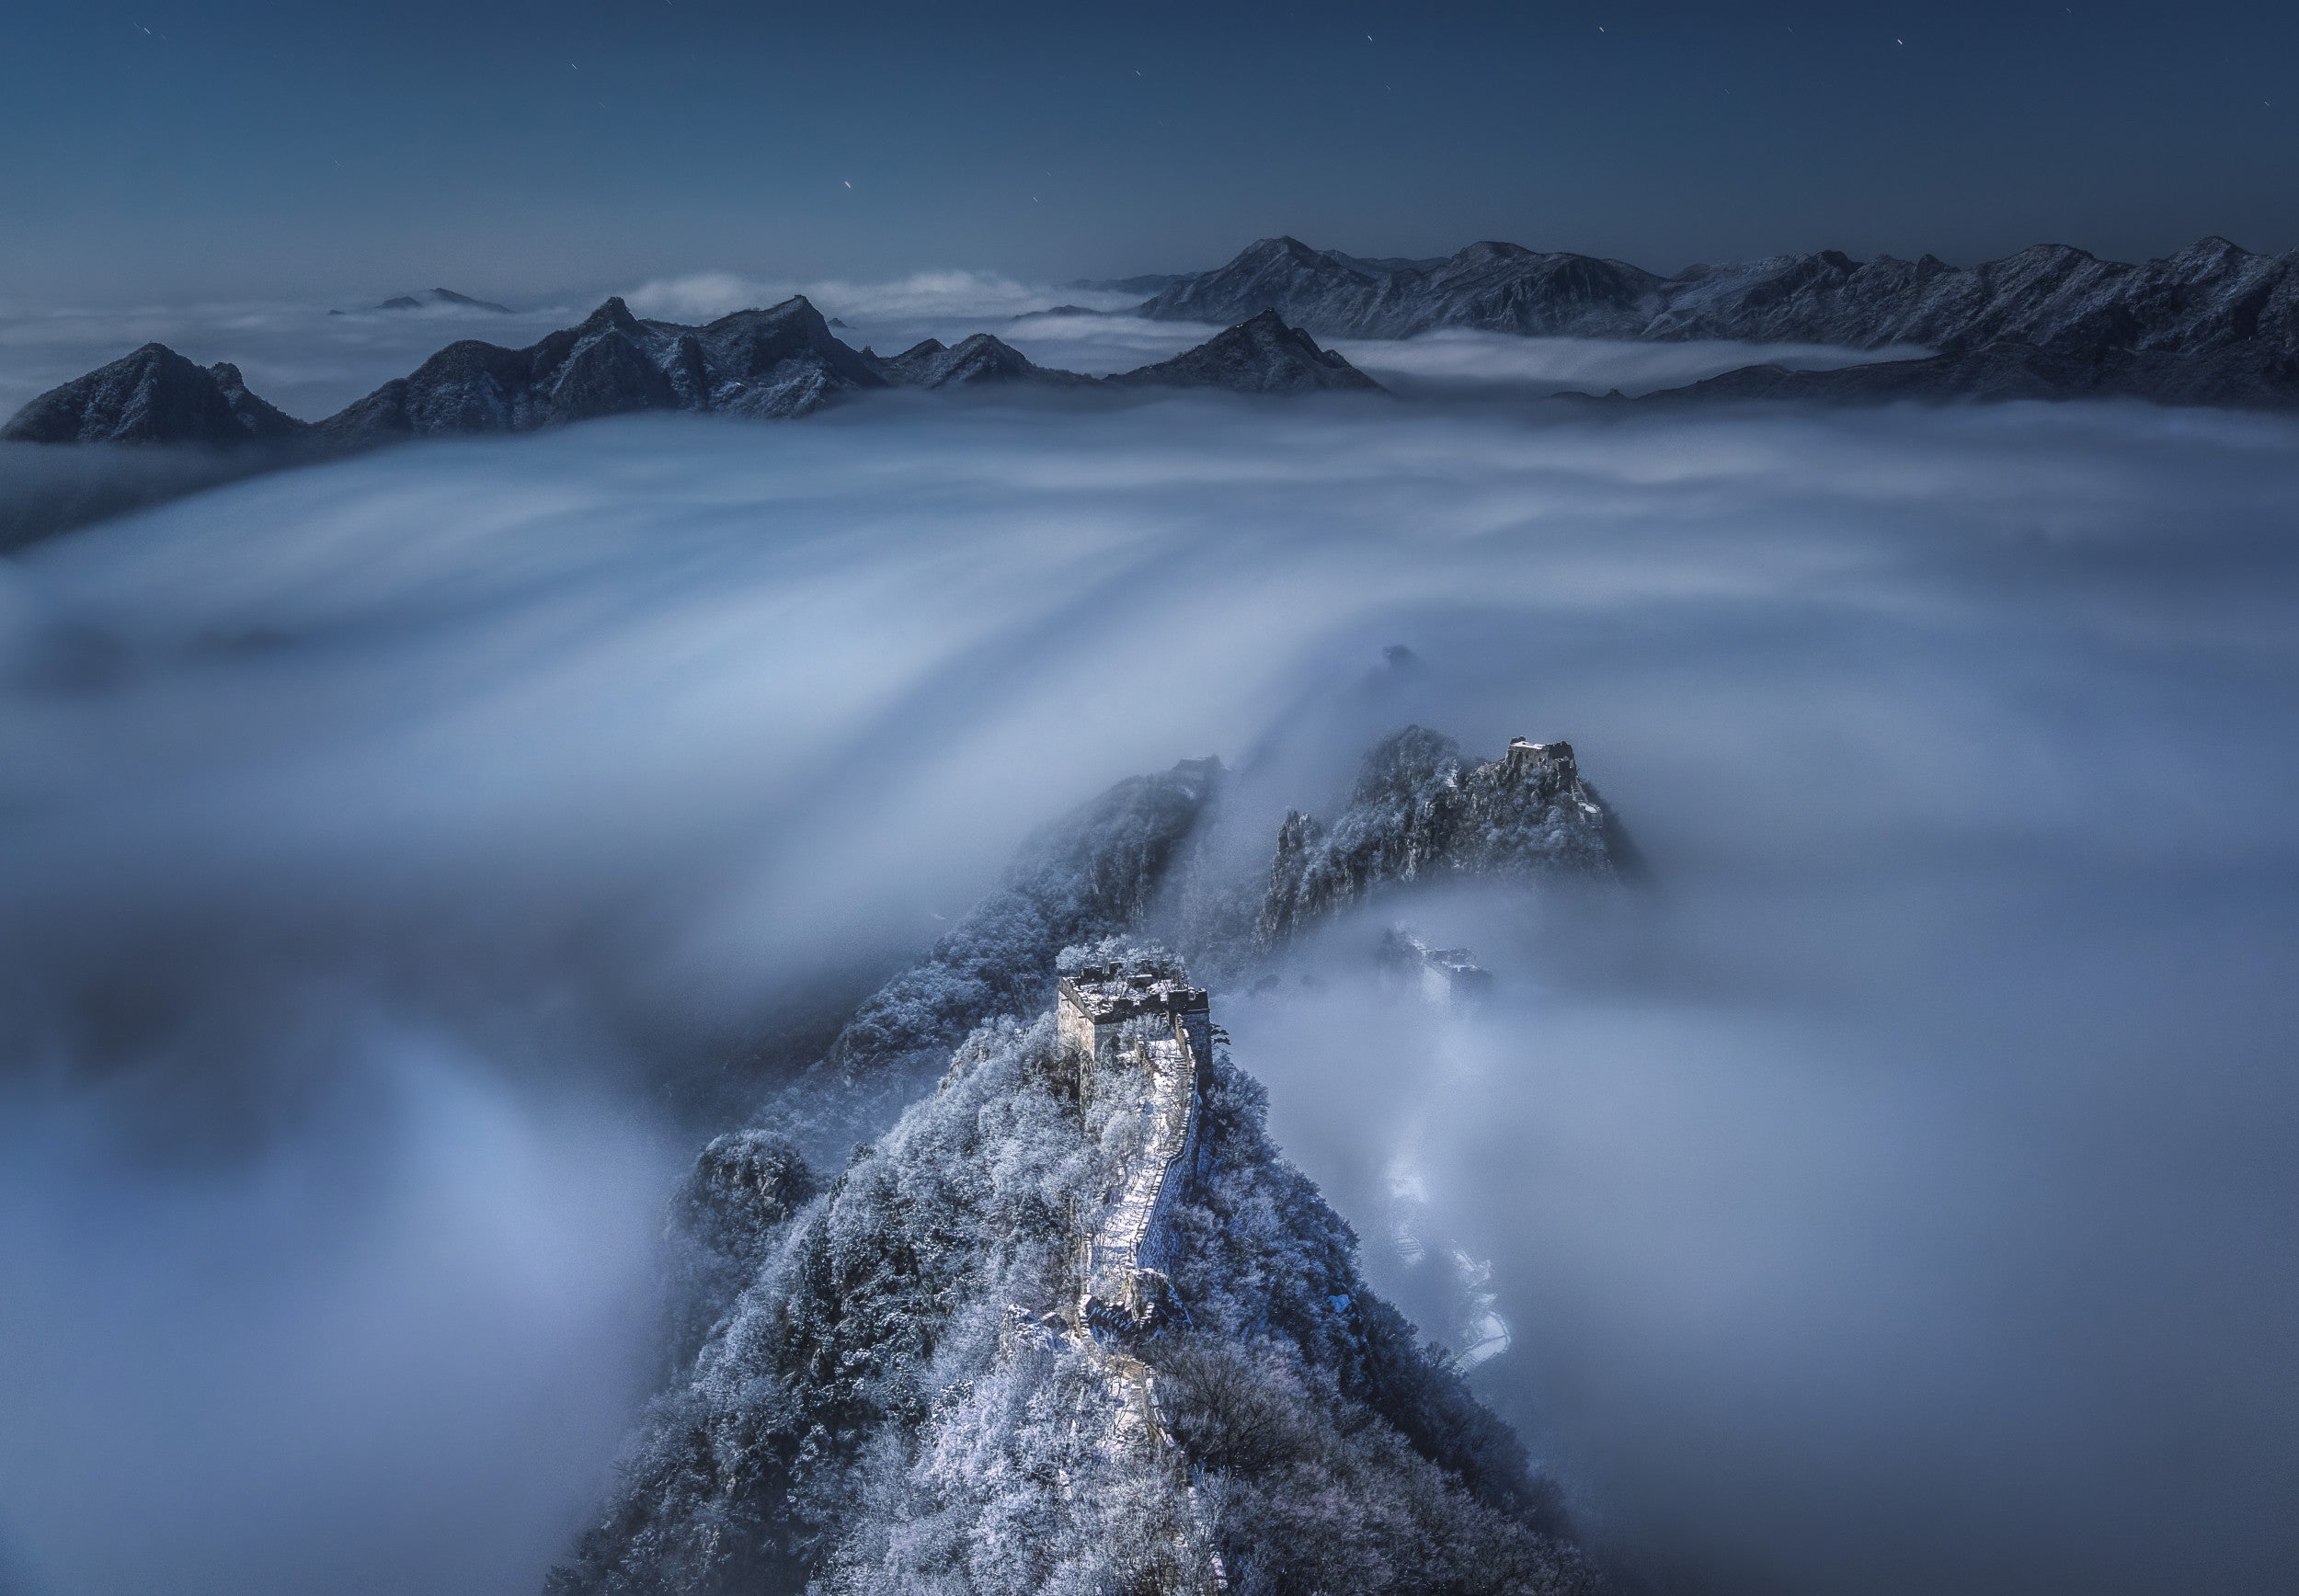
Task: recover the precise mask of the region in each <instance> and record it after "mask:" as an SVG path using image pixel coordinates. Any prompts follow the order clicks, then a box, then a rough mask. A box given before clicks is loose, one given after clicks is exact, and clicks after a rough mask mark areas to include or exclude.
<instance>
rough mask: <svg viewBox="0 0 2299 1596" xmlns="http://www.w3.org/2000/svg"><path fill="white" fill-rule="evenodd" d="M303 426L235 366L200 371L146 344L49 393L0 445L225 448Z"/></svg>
mask: <svg viewBox="0 0 2299 1596" xmlns="http://www.w3.org/2000/svg"><path fill="white" fill-rule="evenodd" d="M303 429H304V428H303V423H302V422H300V421H297V420H295V419H294V418H293V417H292V416H286V415H283V414H281V413H280V411H278V410H276V409H274V408H273V407H272V406H270V405H267V404H265V403H264V402H263V401H262V400H261V399H258V398H257V397H256V396H255V395H254V394H253V393H249V392H248V391H247V384H246V382H242V381H241V380H240V374H239V368H238V367H236V366H232V365H215V366H210V367H206V368H201V367H200V366H196V365H194V364H192V362H191V361H189V360H187V359H184V357H183V356H181V355H179V354H177V352H176V351H175V350H173V349H171V348H168V347H167V346H166V345H165V344H146V345H144V346H143V348H140V349H138V350H136V351H135V352H134V353H132V354H129V355H123V356H121V357H120V359H117V360H114V361H113V362H111V364H109V365H108V366H99V367H97V369H96V370H95V371H90V372H88V373H87V374H86V376H84V377H75V378H74V379H73V380H72V381H71V382H66V383H64V384H63V386H61V387H57V388H51V389H50V390H49V391H48V392H47V393H42V394H41V395H40V397H38V398H37V399H34V400H33V401H32V402H31V403H30V404H29V405H25V406H24V408H23V409H21V410H19V411H17V413H16V416H14V418H13V419H11V420H10V421H9V422H8V424H7V426H6V428H0V441H6V442H11V443H203V444H210V445H215V446H229V445H234V444H242V443H261V442H276V441H283V440H285V439H291V438H293V437H295V436H297V435H298V434H299V433H301V432H302V431H303Z"/></svg>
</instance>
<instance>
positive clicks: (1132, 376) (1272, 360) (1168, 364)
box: [1108, 311, 1387, 393]
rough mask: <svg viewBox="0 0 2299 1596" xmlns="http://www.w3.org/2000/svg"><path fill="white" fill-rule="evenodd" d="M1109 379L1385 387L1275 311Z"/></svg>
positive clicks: (1288, 387)
mask: <svg viewBox="0 0 2299 1596" xmlns="http://www.w3.org/2000/svg"><path fill="white" fill-rule="evenodd" d="M1108 381H1109V382H1114V383H1119V384H1125V385H1130V386H1138V387H1160V388H1226V389H1228V390H1230V392H1231V393H1352V392H1354V393H1386V392H1387V390H1386V389H1384V388H1382V386H1381V385H1380V384H1379V383H1378V382H1375V381H1374V380H1373V379H1372V378H1370V377H1368V376H1367V375H1366V374H1365V373H1364V372H1363V371H1358V370H1357V369H1356V368H1355V366H1353V365H1351V364H1350V363H1349V362H1348V360H1347V359H1344V358H1343V357H1342V356H1341V355H1339V354H1336V353H1335V352H1333V350H1331V349H1324V348H1319V347H1318V344H1317V340H1316V339H1314V338H1312V337H1310V336H1309V334H1307V333H1305V332H1303V331H1301V329H1300V328H1298V327H1294V326H1288V325H1287V324H1286V322H1285V319H1284V318H1283V317H1282V316H1280V315H1278V314H1277V313H1276V312H1275V311H1264V312H1263V313H1262V314H1259V315H1257V316H1253V317H1252V318H1250V319H1249V320H1246V321H1243V322H1241V323H1239V324H1238V325H1236V326H1233V327H1230V329H1228V330H1227V331H1226V332H1222V333H1220V334H1218V335H1216V336H1213V337H1211V338H1208V339H1207V340H1206V341H1205V342H1204V343H1202V344H1200V345H1198V346H1197V347H1196V348H1194V349H1189V350H1185V351H1184V352H1183V353H1182V354H1179V355H1176V356H1174V357H1173V358H1172V359H1170V360H1161V361H1159V362H1158V363H1157V364H1155V365H1152V366H1143V367H1141V368H1139V369H1138V370H1137V371H1126V372H1122V373H1120V374H1119V375H1117V376H1115V377H1112V378H1110V379H1108Z"/></svg>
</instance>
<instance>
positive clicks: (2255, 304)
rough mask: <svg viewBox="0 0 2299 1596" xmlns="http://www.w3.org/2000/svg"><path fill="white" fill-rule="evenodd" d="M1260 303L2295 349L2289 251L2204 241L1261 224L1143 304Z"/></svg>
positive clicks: (1540, 323) (2065, 342)
mask: <svg viewBox="0 0 2299 1596" xmlns="http://www.w3.org/2000/svg"><path fill="white" fill-rule="evenodd" d="M1264 311H1275V312H1276V313H1277V314H1279V315H1281V316H1283V317H1284V318H1285V319H1286V321H1287V322H1288V323H1290V324H1292V325H1295V326H1297V327H1299V328H1301V329H1302V330H1303V331H1305V332H1308V333H1310V334H1312V335H1313V336H1318V337H1321V338H1401V337H1411V336H1414V335H1415V334H1418V333H1425V332H1431V331H1435V330H1437V329H1439V328H1447V327H1459V328H1468V329H1472V330H1478V331H1485V332H1504V333H1516V334H1520V335H1527V336H1579V337H1602V338H1630V339H1639V340H1646V339H1650V340H1672V341H1675V340H1686V339H1693V338H1722V339H1734V340H1742V341H1746V342H1754V343H1817V344H1834V345H1839V346H1843V347H1846V348H1860V349H1874V348H1884V347H1886V346H1888V345H1894V344H1920V345H1927V346H1929V347H1930V348H1935V349H1942V350H1946V349H1954V348H1966V347H1969V346H1972V345H1975V344H1982V343H1995V342H2019V343H2025V344H2030V345H2033V346H2035V347H2037V348H2043V349H2051V350H2055V351H2060V352H2064V353H2098V352H2103V351H2107V350H2112V349H2128V350H2132V351H2134V352H2139V353H2174V354H2202V353H2210V352H2213V351H2217V350H2221V349H2225V348H2236V347H2244V346H2258V345H2265V346H2267V347H2270V348H2277V349H2282V350H2286V351H2299V251H2293V252H2292V253H2289V254H2284V255H2272V256H2270V255H2256V254H2253V253H2252V252H2250V251H2248V250H2246V249H2243V248H2241V247H2240V246H2239V245H2235V244H2232V243H2230V242H2228V241H2227V240H2226V239H2225V238H2217V237H2213V238H2206V239H2203V240H2202V241H2201V242H2199V243H2197V244H2194V245H2190V246H2189V247H2188V248H2186V249H2183V250H2181V251H2179V253H2178V254H2177V255H2172V256H2168V257H2164V258H2161V259H2157V260H2150V261H2146V262H2143V263H2140V264H2137V265H2132V264H2127V263H2124V262H2121V261H2110V260H2101V259H2099V257H2096V256H2093V255H2091V254H2089V253H2087V252H2086V251H2084V250H2080V249H2075V248H2071V247H2069V246H2067V245H2036V246H2035V247H2033V248H2031V249H2024V250H2021V251H2020V252H2019V254H2017V255H2012V256H2007V257H2004V258H2003V259H2001V260H1994V261H1986V262H1983V263H1982V264H1980V265H1978V266H1973V267H1953V266H1950V265H1949V264H1948V263H1947V262H1945V261H1943V260H1940V259H1939V258H1938V257H1934V256H1929V255H1927V256H1925V257H1922V258H1921V259H1917V260H1913V261H1909V260H1899V259H1895V258H1893V257H1891V256H1878V257H1875V258H1874V259H1871V260H1866V261H1857V260H1854V259H1852V258H1851V257H1849V256H1847V255H1843V254H1841V253H1838V252H1837V251H1835V250H1822V251H1820V252H1818V253H1816V254H1812V255H1800V256H1775V257H1769V258H1767V259H1763V260H1756V261H1750V262H1747V263H1744V264H1742V265H1737V266H1713V267H1711V266H1695V267H1689V268H1686V269H1685V270H1684V271H1681V272H1679V273H1677V274H1676V275H1675V276H1674V277H1662V276H1660V275H1658V274H1656V273H1653V272H1650V271H1646V270H1644V269H1643V268H1641V267H1636V266H1631V265H1630V264H1629V263H1628V262H1626V261H1619V260H1607V259H1601V258H1599V257H1594V256H1585V255H1573V254H1568V253H1562V252H1547V251H1540V250H1533V249H1527V248H1525V247H1524V246H1522V245H1515V244H1501V243H1493V242H1486V243H1480V244H1472V245H1470V246H1469V247H1468V248H1466V249H1463V250H1461V251H1459V252H1458V254H1455V255H1453V256H1450V257H1447V258H1445V259H1442V260H1434V261H1390V260H1368V259H1364V258H1361V257H1355V256H1349V255H1344V254H1342V253H1341V252H1340V251H1338V250H1320V249H1312V248H1311V247H1310V246H1309V245H1306V244H1303V243H1302V242H1301V241H1300V240H1298V239H1296V238H1283V237H1281V238H1264V239H1262V240H1260V241H1259V242H1257V243H1255V244H1252V245H1248V246H1247V247H1246V248H1245V249H1244V250H1242V251H1241V252H1240V253H1239V255H1238V256H1237V257H1236V258H1235V259H1233V260H1231V261H1230V262H1229V263H1228V264H1227V265H1225V266H1221V267H1218V268H1215V269H1214V270H1212V271H1207V272H1200V273H1197V274H1196V275H1195V276H1192V277H1185V278H1182V279H1178V280H1176V281H1174V282H1172V283H1171V284H1169V285H1167V286H1166V287H1165V288H1163V289H1161V290H1160V291H1158V292H1157V293H1156V294H1154V295H1152V296H1151V297H1150V299H1148V300H1146V301H1145V302H1143V303H1142V304H1141V306H1140V307H1139V312H1138V314H1141V315H1144V316H1147V317H1149V318H1150V319H1152V320H1161V321H1207V322H1217V323H1221V324H1225V325H1227V324H1233V323H1236V322H1241V321H1243V320H1245V319H1247V318H1248V317H1251V316H1253V315H1257V314H1261V313H1262V312H1264Z"/></svg>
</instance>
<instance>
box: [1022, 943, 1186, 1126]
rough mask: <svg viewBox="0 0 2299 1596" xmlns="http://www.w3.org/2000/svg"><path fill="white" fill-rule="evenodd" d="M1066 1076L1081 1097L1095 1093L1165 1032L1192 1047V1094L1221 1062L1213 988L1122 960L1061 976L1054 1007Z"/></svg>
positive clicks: (1067, 1083) (1086, 1098) (1072, 1090)
mask: <svg viewBox="0 0 2299 1596" xmlns="http://www.w3.org/2000/svg"><path fill="white" fill-rule="evenodd" d="M1054 1016H1055V1029H1056V1032H1057V1035H1058V1039H1059V1042H1060V1052H1061V1063H1060V1066H1059V1067H1060V1068H1061V1070H1062V1071H1063V1072H1064V1073H1063V1083H1064V1085H1065V1086H1067V1088H1068V1089H1069V1092H1070V1094H1071V1095H1072V1096H1073V1097H1075V1098H1076V1099H1077V1100H1079V1101H1080V1102H1081V1103H1090V1102H1092V1100H1093V1079H1094V1076H1095V1075H1096V1074H1097V1073H1098V1072H1101V1071H1105V1070H1109V1069H1113V1068H1119V1067H1125V1066H1126V1063H1127V1060H1126V1057H1125V1055H1128V1054H1131V1053H1132V1052H1134V1051H1135V1050H1134V1048H1133V1047H1131V1046H1129V1045H1128V1039H1132V1040H1134V1041H1138V1040H1141V1039H1144V1038H1146V1037H1148V1036H1150V1035H1155V1034H1157V1033H1159V1032H1162V1033H1163V1034H1164V1035H1165V1036H1167V1037H1170V1038H1171V1039H1172V1040H1173V1041H1176V1042H1179V1043H1184V1045H1185V1046H1186V1047H1187V1049H1188V1057H1189V1063H1190V1068H1191V1073H1192V1079H1191V1081H1190V1087H1191V1095H1192V1096H1196V1095H1198V1094H1201V1093H1202V1092H1203V1091H1204V1090H1205V1089H1206V1082H1207V1070H1209V1069H1210V1068H1211V1067H1212V1065H1213V1009H1212V1006H1211V1004H1210V1003H1209V1001H1208V1000H1207V997H1206V992H1205V989H1204V988H1203V987H1201V986H1191V985H1190V984H1189V981H1188V979H1187V977H1186V976H1184V975H1180V974H1178V973H1176V974H1172V975H1160V974H1155V973H1150V972H1144V973H1139V974H1128V973H1127V971H1126V969H1125V967H1124V966H1123V965H1119V964H1088V965H1086V966H1085V967H1084V968H1083V969H1081V970H1080V971H1078V972H1077V973H1076V974H1075V975H1064V976H1063V977H1062V978H1061V988H1060V994H1059V996H1058V998H1057V999H1056V1002H1055V1006H1054Z"/></svg>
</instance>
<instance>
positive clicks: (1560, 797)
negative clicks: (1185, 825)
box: [1257, 726, 1635, 945]
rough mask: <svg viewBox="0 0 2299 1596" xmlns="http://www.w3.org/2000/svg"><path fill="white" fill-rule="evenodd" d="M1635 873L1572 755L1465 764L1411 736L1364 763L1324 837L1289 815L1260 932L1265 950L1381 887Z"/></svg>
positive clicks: (1304, 819)
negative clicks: (1452, 880) (1453, 879)
mask: <svg viewBox="0 0 2299 1596" xmlns="http://www.w3.org/2000/svg"><path fill="white" fill-rule="evenodd" d="M1633 868H1635V856H1634V853H1633V850H1632V849H1630V844H1629V841H1628V838H1627V835H1626V833H1625V832H1624V831H1623V830H1622V828H1621V827H1620V824H1619V822H1618V819H1617V818H1616V817H1615V816H1614V815H1613V813H1612V811H1611V810H1610V809H1609V808H1608V807H1607V805H1606V804H1605V802H1604V800H1603V799H1601V798H1599V797H1598V796H1597V795H1596V790H1595V789H1594V788H1592V787H1590V786H1589V785H1588V784H1587V783H1586V782H1584V781H1582V780H1581V774H1580V767H1579V764H1578V762H1577V761H1576V760H1575V759H1574V758H1573V747H1572V745H1571V744H1569V743H1527V742H1524V741H1523V740H1521V739H1520V740H1519V741H1517V742H1516V743H1513V744H1511V745H1510V746H1509V749H1508V751H1507V752H1506V753H1505V754H1504V755H1503V756H1502V757H1501V758H1498V759H1494V760H1493V761H1491V762H1490V763H1486V764H1471V763H1470V761H1469V760H1468V759H1467V758H1464V757H1463V755H1462V753H1461V750H1460V746H1459V745H1458V743H1456V742H1454V741H1453V739H1452V738H1450V737H1447V736H1441V735H1438V734H1437V733H1435V732H1432V731H1429V730H1427V729H1426V728H1424V727H1421V726H1408V727H1407V728H1405V730H1403V731H1401V732H1399V733H1398V734H1397V735H1394V736H1392V737H1390V738H1388V739H1387V740H1385V741H1383V742H1382V743H1380V744H1379V745H1378V746H1377V747H1375V748H1374V749H1373V750H1372V752H1370V753H1369V754H1367V756H1366V758H1365V763H1364V766H1363V767H1362V769H1361V770H1360V771H1359V773H1358V777H1357V784H1356V788H1355V791H1354V792H1352V793H1351V794H1350V797H1349V804H1348V806H1347V807H1346V808H1345V809H1344V810H1343V811H1342V813H1341V814H1340V815H1338V816H1337V817H1336V818H1335V819H1334V820H1333V823H1332V824H1331V825H1324V824H1321V823H1320V822H1319V821H1317V820H1316V819H1314V818H1313V817H1311V816H1310V815H1305V814H1302V813H1300V812H1298V811H1296V812H1295V813H1293V814H1290V815H1287V816H1286V820H1285V824H1284V826H1283V827H1282V828H1281V829H1280V830H1279V832H1278V835H1277V854H1276V858H1275V861H1272V863H1271V865H1270V870H1269V890H1268V893H1267V895H1266V896H1265V897H1264V899H1263V903H1262V909H1261V918H1260V921H1259V925H1258V927H1257V930H1258V934H1259V937H1260V940H1261V941H1262V942H1263V943H1264V945H1270V944H1275V943H1277V942H1281V941H1285V940H1287V938H1290V937H1292V936H1294V935H1295V934H1297V933H1298V932H1299V931H1300V930H1302V929H1305V928H1307V927H1308V926H1309V925H1310V924H1311V923H1313V922H1314V921H1316V920H1317V919H1319V918H1322V917H1323V916H1326V915H1328V914H1331V913H1333V912H1334V911H1335V910H1337V909H1340V908H1344V907H1345V906H1348V905H1350V904H1353V903H1355V902H1357V901H1358V900H1359V899H1361V898H1363V897H1365V896H1366V895H1367V894H1369V893H1371V892H1373V891H1375V890H1376V889H1378V888H1379V887H1383V886H1388V885H1392V884H1403V883H1407V882H1425V881H1430V880H1433V879H1443V878H1445V877H1448V876H1455V877H1458V876H1470V875H1487V876H1503V877H1506V876H1532V875H1538V874H1541V873H1544V872H1580V873H1586V874H1593V875H1597V876H1611V875H1618V874H1620V873H1622V872H1624V871H1628V870H1632V869H1633Z"/></svg>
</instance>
